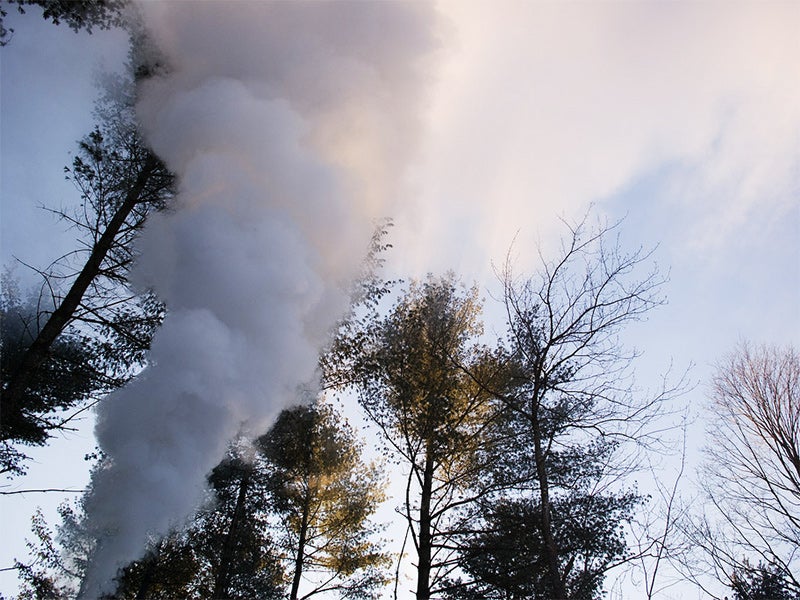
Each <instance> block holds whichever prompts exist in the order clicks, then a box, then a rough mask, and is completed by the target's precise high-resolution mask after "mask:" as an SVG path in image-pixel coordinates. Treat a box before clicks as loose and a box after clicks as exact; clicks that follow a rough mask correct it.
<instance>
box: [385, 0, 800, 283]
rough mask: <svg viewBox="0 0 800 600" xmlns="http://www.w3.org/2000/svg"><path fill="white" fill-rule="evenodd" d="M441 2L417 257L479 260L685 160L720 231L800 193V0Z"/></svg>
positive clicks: (689, 198)
mask: <svg viewBox="0 0 800 600" xmlns="http://www.w3.org/2000/svg"><path fill="white" fill-rule="evenodd" d="M441 7H442V11H443V12H444V13H445V14H446V15H447V16H448V17H449V19H450V31H451V39H450V40H448V49H449V50H448V54H447V60H446V62H445V68H444V70H443V75H442V77H441V79H440V80H439V82H438V84H437V88H436V90H437V93H436V101H435V104H434V106H433V107H432V111H431V114H430V127H431V132H432V135H431V137H430V139H429V140H428V145H427V146H426V149H425V150H426V152H425V160H424V162H423V165H422V166H421V167H420V169H419V170H418V171H417V172H416V177H417V180H416V182H417V186H418V190H419V191H420V195H421V198H420V199H419V200H418V202H417V204H416V207H415V211H414V212H413V213H411V214H410V215H409V216H408V217H407V219H408V222H409V223H411V224H412V225H411V226H409V227H407V228H406V230H407V231H406V233H407V234H408V235H409V239H408V240H404V241H403V242H401V243H399V244H398V246H400V247H408V248H412V249H413V248H419V252H418V253H417V254H416V255H413V256H409V257H408V259H407V262H408V264H411V265H415V264H416V265H422V264H426V265H427V266H425V267H424V268H430V265H429V264H428V263H427V261H428V260H429V257H430V256H433V257H434V260H437V259H438V261H439V262H441V263H443V264H445V265H448V266H455V267H457V268H458V267H459V266H460V265H464V266H466V267H467V268H468V269H471V270H473V271H474V272H476V273H480V272H481V267H480V265H481V263H483V264H484V265H485V264H486V262H487V259H486V257H487V256H489V257H492V258H494V259H495V260H497V259H499V258H502V256H503V254H504V253H505V251H506V249H507V248H508V245H509V243H510V241H511V239H512V238H513V236H514V233H515V232H516V231H517V230H518V229H521V230H522V232H523V234H524V235H523V237H526V236H527V238H528V239H529V238H530V237H531V234H535V233H536V232H539V233H542V234H543V235H545V236H546V235H547V234H548V231H549V229H550V228H551V224H553V223H554V221H555V219H554V216H555V215H556V214H566V215H570V214H575V213H580V212H582V211H583V210H584V208H585V206H586V205H587V204H588V203H589V202H597V201H602V200H603V199H605V198H609V197H611V196H613V195H614V194H616V193H619V192H620V190H622V189H624V188H625V187H626V186H628V185H630V184H631V183H632V182H634V181H635V180H636V179H637V178H639V177H641V176H643V175H644V174H646V173H648V172H650V171H652V170H655V169H657V168H659V166H660V165H664V164H675V163H681V164H682V165H683V166H684V168H683V169H682V170H681V171H680V173H678V172H677V171H676V173H675V174H676V179H674V180H672V181H671V182H669V184H668V185H670V187H671V189H673V190H674V191H675V194H679V195H680V197H679V198H676V199H675V201H676V202H678V203H680V204H681V205H682V206H685V207H689V208H691V212H692V213H693V216H694V217H696V223H697V224H696V229H697V231H695V232H694V233H695V235H694V236H693V237H694V238H697V237H698V236H697V233H698V232H700V231H708V230H710V229H713V231H715V233H716V234H717V235H718V236H719V238H718V239H717V241H716V242H714V243H715V244H720V243H723V242H724V240H725V239H727V237H728V236H730V235H732V234H733V233H734V232H735V231H737V227H739V226H740V225H741V224H742V223H743V222H744V221H746V220H747V219H748V218H750V216H751V215H752V214H753V212H754V211H763V210H776V211H783V210H785V209H786V207H787V205H789V204H791V203H793V202H795V201H796V197H797V190H798V187H800V186H798V172H799V171H800V169H799V168H798V167H799V165H800V163H799V162H798V161H799V160H800V159H798V157H800V153H799V152H798V150H799V149H800V148H798V140H800V80H799V79H798V78H797V77H796V73H797V71H798V68H800V64H798V63H799V62H800V58H798V57H800V42H798V36H797V31H796V29H797V27H796V24H797V23H798V22H800V6H798V5H797V3H792V2H787V3H780V2H774V3H726V4H725V5H721V4H718V3H662V2H653V3H646V2H644V3H556V2H501V3H492V4H491V5H489V4H487V3H481V2H462V1H445V2H442V3H441ZM640 201H641V202H648V201H651V200H649V199H648V198H641V199H640ZM401 233H402V229H401ZM431 247H434V248H436V249H438V250H439V251H438V252H431ZM450 248H453V249H454V251H452V252H451V251H449V250H447V249H450ZM475 265H478V266H475Z"/></svg>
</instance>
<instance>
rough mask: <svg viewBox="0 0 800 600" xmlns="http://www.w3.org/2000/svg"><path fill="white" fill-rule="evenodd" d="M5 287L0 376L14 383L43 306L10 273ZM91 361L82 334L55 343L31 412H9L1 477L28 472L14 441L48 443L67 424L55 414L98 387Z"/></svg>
mask: <svg viewBox="0 0 800 600" xmlns="http://www.w3.org/2000/svg"><path fill="white" fill-rule="evenodd" d="M0 283H1V284H2V288H3V289H2V294H1V295H0V378H2V380H3V381H8V379H9V377H10V376H11V375H12V374H13V373H14V372H15V371H16V370H17V368H18V366H19V364H20V361H21V360H22V357H23V356H24V354H25V350H26V349H27V348H28V347H29V346H30V344H31V342H32V341H33V339H34V337H35V329H32V327H35V322H36V320H35V317H36V313H37V308H36V304H35V301H34V300H33V299H30V300H28V301H27V302H26V301H23V300H21V299H20V298H19V292H18V290H17V286H16V285H15V282H14V281H13V280H12V279H11V277H10V275H8V274H6V275H4V277H3V279H2V282H0ZM91 359H92V356H91V353H90V352H89V350H88V348H86V347H85V346H84V345H83V344H82V343H81V339H80V337H79V336H77V335H63V336H61V337H60V338H59V339H57V340H54V342H53V344H52V346H51V348H50V352H49V354H48V357H47V359H46V360H44V361H42V363H41V364H40V366H39V369H38V370H37V377H36V379H35V380H34V381H33V382H32V383H31V385H30V386H29V390H28V394H27V397H26V403H25V410H24V411H15V412H12V411H9V410H5V411H3V415H2V418H3V423H2V426H1V427H0V429H1V430H2V432H3V436H2V440H0V473H7V474H9V475H12V474H13V475H21V474H23V473H24V472H25V466H24V460H25V455H24V454H23V453H22V452H20V451H19V450H18V449H17V448H16V447H15V444H14V442H21V443H25V444H43V443H44V442H45V440H46V439H47V437H48V435H49V434H48V432H49V431H50V430H52V429H57V428H59V427H62V426H63V422H62V419H60V418H58V417H50V415H52V414H53V413H56V412H57V411H62V410H64V409H68V408H70V407H72V406H74V405H75V404H76V402H77V401H79V400H80V399H81V398H84V397H86V396H87V395H88V394H89V393H90V392H91V391H92V390H93V389H95V387H96V384H95V379H96V371H95V370H94V369H93V365H92V360H91ZM5 402H6V399H5V398H3V402H2V403H3V404H5Z"/></svg>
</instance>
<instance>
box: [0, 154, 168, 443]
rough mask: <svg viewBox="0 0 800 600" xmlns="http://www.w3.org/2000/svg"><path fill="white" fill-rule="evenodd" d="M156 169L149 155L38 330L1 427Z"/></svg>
mask: <svg viewBox="0 0 800 600" xmlns="http://www.w3.org/2000/svg"><path fill="white" fill-rule="evenodd" d="M157 165H158V159H156V157H155V156H153V155H152V154H150V155H148V158H147V161H146V162H145V164H144V165H143V167H142V170H141V171H140V172H139V175H138V176H137V177H136V181H135V182H134V184H133V186H132V187H131V188H130V190H128V193H127V194H126V196H125V201H124V202H123V203H122V204H121V205H120V207H119V208H118V209H117V211H116V212H115V213H114V216H113V217H112V218H111V220H110V221H109V222H108V225H107V226H106V229H105V231H103V233H102V235H101V236H100V239H98V240H97V243H95V244H94V246H93V247H92V252H91V254H90V255H89V258H88V260H87V261H86V264H84V266H83V268H82V269H81V272H80V273H79V274H78V277H77V278H76V279H75V281H74V282H73V284H72V287H71V288H70V289H69V291H68V292H67V295H66V296H64V299H63V300H62V302H61V304H60V305H59V306H58V308H56V309H55V310H54V311H53V313H52V314H51V315H50V318H49V319H47V322H46V323H45V324H44V327H42V329H41V330H39V333H38V334H37V336H36V339H35V340H34V341H33V343H32V344H31V345H30V346H29V347H28V349H27V350H26V351H25V354H24V355H23V357H22V359H21V361H20V364H19V367H18V368H17V369H16V371H15V372H14V374H13V375H12V376H11V378H10V379H9V382H8V385H7V386H6V388H5V389H4V390H3V402H2V403H0V411H2V414H1V418H0V423H3V422H5V423H8V421H9V420H14V418H15V417H16V416H17V415H18V414H19V412H20V410H22V408H23V406H22V405H23V398H24V395H25V390H26V389H27V388H28V386H29V385H30V382H31V381H32V380H33V379H34V377H35V376H36V370H37V369H38V367H39V366H40V365H41V364H42V362H43V361H44V360H45V358H47V355H48V353H49V352H50V347H51V346H52V345H53V342H55V340H56V338H58V336H59V335H60V334H61V332H62V331H64V328H65V327H66V326H67V324H68V323H69V322H70V320H71V319H72V316H73V315H74V314H75V311H76V310H77V309H78V307H79V306H80V303H81V301H82V300H83V296H84V294H85V293H86V290H87V289H88V288H89V286H90V285H91V283H92V281H93V280H94V279H95V278H96V277H97V275H98V273H99V272H100V267H101V265H102V264H103V260H105V258H106V256H107V255H108V252H109V251H110V250H111V248H112V247H113V245H114V240H115V239H116V237H117V235H118V234H119V232H120V229H121V228H122V226H123V225H124V224H125V220H126V219H127V218H128V216H129V215H130V214H131V211H133V209H134V207H135V206H136V205H137V204H139V203H140V202H141V201H142V193H143V192H144V189H145V187H146V186H147V182H148V181H149V179H150V176H151V175H152V174H153V171H154V170H155V169H156V167H157ZM3 429H6V428H4V427H3V428H0V430H3ZM0 439H6V437H5V433H2V434H0Z"/></svg>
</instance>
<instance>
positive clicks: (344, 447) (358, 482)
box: [256, 402, 389, 600]
mask: <svg viewBox="0 0 800 600" xmlns="http://www.w3.org/2000/svg"><path fill="white" fill-rule="evenodd" d="M256 447H257V449H258V451H259V453H260V455H261V456H262V457H263V459H264V461H265V464H264V467H263V469H264V473H265V476H266V489H267V493H268V495H269V498H270V503H271V510H272V511H273V514H274V515H275V517H276V518H277V520H276V521H275V522H274V530H275V535H276V538H277V541H278V544H279V546H280V547H281V548H282V549H283V551H284V556H285V557H286V567H287V571H288V572H289V573H291V587H290V592H289V598H290V599H291V600H297V598H310V597H311V596H314V595H317V594H323V593H326V594H330V593H338V594H339V596H340V597H342V598H372V597H374V592H375V590H377V588H379V587H381V586H383V585H384V584H385V583H386V577H385V575H384V573H383V569H384V567H385V566H386V564H387V563H388V560H389V559H388V556H387V555H386V554H385V553H383V552H381V551H380V549H379V547H378V546H377V544H376V543H375V542H373V541H371V539H370V538H371V537H372V535H373V534H374V533H375V527H374V526H372V525H371V524H370V523H369V518H370V517H371V515H372V514H373V513H374V512H375V510H376V508H377V506H378V504H379V503H380V502H381V501H382V500H383V482H382V475H381V472H380V470H379V469H378V467H377V466H376V465H375V464H364V463H363V462H362V460H361V456H360V454H361V447H360V444H359V443H358V442H357V440H356V437H355V433H354V431H353V430H352V428H350V426H349V425H347V423H346V422H344V421H343V420H342V418H341V417H340V416H339V415H338V414H337V413H336V412H335V411H334V410H333V409H332V408H331V407H330V406H329V405H326V404H324V403H322V402H316V403H315V404H311V405H301V406H297V407H295V408H292V409H288V410H285V411H283V412H282V413H281V415H280V416H279V417H278V420H277V421H276V423H275V425H274V426H273V427H272V429H271V430H270V431H269V433H267V434H266V435H264V436H262V437H261V438H259V439H258V440H257V442H256ZM304 580H306V581H310V582H311V584H310V589H308V590H304V591H302V592H301V583H302V581H304Z"/></svg>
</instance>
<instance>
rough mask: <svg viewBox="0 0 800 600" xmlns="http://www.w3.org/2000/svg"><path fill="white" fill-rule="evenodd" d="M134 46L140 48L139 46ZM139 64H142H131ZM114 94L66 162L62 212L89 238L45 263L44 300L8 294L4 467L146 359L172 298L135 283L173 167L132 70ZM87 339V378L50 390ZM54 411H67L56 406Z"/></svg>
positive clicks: (10, 467)
mask: <svg viewBox="0 0 800 600" xmlns="http://www.w3.org/2000/svg"><path fill="white" fill-rule="evenodd" d="M134 55H135V53H134ZM131 70H132V71H133V70H134V67H131ZM115 83H116V85H115V89H114V92H115V93H114V94H110V93H109V94H107V95H106V96H104V97H103V98H101V101H100V102H99V103H98V116H99V117H100V119H101V125H100V126H98V128H96V129H95V130H94V131H92V132H91V133H90V134H89V136H87V138H86V139H84V140H83V141H82V142H81V143H80V145H79V153H78V155H77V156H76V157H75V160H74V162H73V165H72V168H71V169H67V170H66V171H67V176H68V178H69V179H71V180H72V181H73V182H74V183H75V185H76V187H77V189H78V191H79V193H80V198H81V205H80V208H79V209H78V211H77V212H76V213H75V214H72V213H68V212H66V211H60V212H59V214H60V215H61V216H62V217H63V218H64V219H66V220H67V222H68V223H69V224H70V225H71V226H72V227H74V228H76V229H77V230H78V231H79V232H81V234H82V238H81V240H80V244H81V247H79V248H78V249H77V250H75V251H74V252H73V253H70V254H69V255H67V256H65V257H61V258H60V259H58V260H57V261H55V262H54V263H53V264H52V265H51V266H50V267H49V268H48V269H46V270H44V271H39V272H40V274H41V275H42V277H43V285H42V290H41V293H40V295H39V298H38V300H37V302H36V310H35V311H30V310H27V307H25V306H22V307H21V308H22V309H24V310H20V305H19V303H17V304H14V303H13V302H10V301H4V304H3V313H4V316H5V319H4V320H6V321H8V322H9V323H10V326H9V328H5V329H4V330H3V333H4V334H7V335H8V336H9V337H4V338H3V340H2V344H3V347H4V348H8V349H9V350H10V356H9V359H8V360H6V361H4V364H3V369H4V370H3V382H2V385H3V387H2V395H3V402H2V403H1V404H0V440H2V442H3V445H4V448H5V449H6V452H4V456H3V464H2V469H3V470H4V471H6V472H11V473H16V474H19V473H21V472H22V471H23V469H22V467H21V461H22V460H23V459H24V454H22V453H21V452H20V451H18V450H16V448H15V446H17V445H42V444H44V443H46V440H47V439H48V438H49V436H50V435H51V432H52V430H54V429H59V428H63V427H64V425H65V423H66V422H68V420H69V419H70V418H71V417H70V416H69V415H64V414H63V411H64V410H65V409H68V408H74V407H78V406H81V405H84V407H85V401H86V400H87V398H88V397H89V396H90V393H91V394H92V395H93V396H94V397H95V398H99V397H101V396H103V395H105V394H106V393H107V392H109V391H110V390H112V389H114V388H116V387H119V386H120V385H122V384H123V383H124V382H125V381H127V380H128V379H129V378H130V377H131V376H132V375H133V374H134V373H135V372H136V371H137V370H138V369H139V368H140V367H141V366H142V364H143V362H144V360H145V353H146V351H147V349H148V348H149V344H150V339H151V338H152V335H153V332H154V331H155V329H156V328H157V327H158V325H159V324H160V322H161V319H162V318H163V313H164V308H163V306H162V305H161V304H160V303H159V302H158V300H157V299H156V298H155V297H154V296H153V295H152V294H149V293H143V294H136V293H133V292H131V291H130V289H129V287H128V280H127V276H128V270H129V268H130V266H131V263H132V261H133V259H134V248H133V241H134V240H135V239H136V237H137V235H138V233H139V231H140V230H141V228H142V227H143V225H144V222H145V220H146V219H147V216H148V215H149V214H150V213H151V212H152V211H155V210H160V209H162V208H163V207H164V206H165V204H166V202H167V201H168V199H169V198H170V197H171V196H172V186H173V183H174V181H173V177H172V175H171V174H170V173H169V172H168V171H167V170H166V168H165V167H164V165H163V164H162V163H161V162H160V161H159V160H158V159H157V158H156V157H155V156H154V155H153V154H152V153H151V152H150V151H149V149H148V148H147V146H146V145H145V144H144V142H143V141H142V139H141V138H140V136H139V134H138V133H137V130H136V122H135V116H134V113H133V104H134V100H133V80H132V79H128V80H120V79H118V80H116V82H115ZM68 347H69V348H78V347H80V348H81V353H82V356H80V357H73V358H74V359H75V360H71V361H69V362H68V364H69V365H72V366H73V367H74V368H75V369H77V370H76V372H75V373H74V374H71V375H68V376H67V379H73V380H75V379H76V378H77V379H80V380H81V382H82V383H81V385H80V386H77V387H76V386H71V387H70V388H69V389H68V388H67V387H64V388H63V389H61V390H58V391H52V390H49V389H48V388H46V387H45V386H43V385H42V382H43V381H44V380H45V379H46V377H47V372H48V371H52V369H53V368H54V367H53V365H54V363H58V364H60V365H62V367H63V368H62V369H61V373H62V375H64V374H65V372H64V368H66V367H64V365H67V363H65V362H64V361H62V360H60V359H59V358H58V354H59V352H62V353H63V351H64V349H65V348H68ZM56 413H61V414H59V415H57V416H56Z"/></svg>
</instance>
